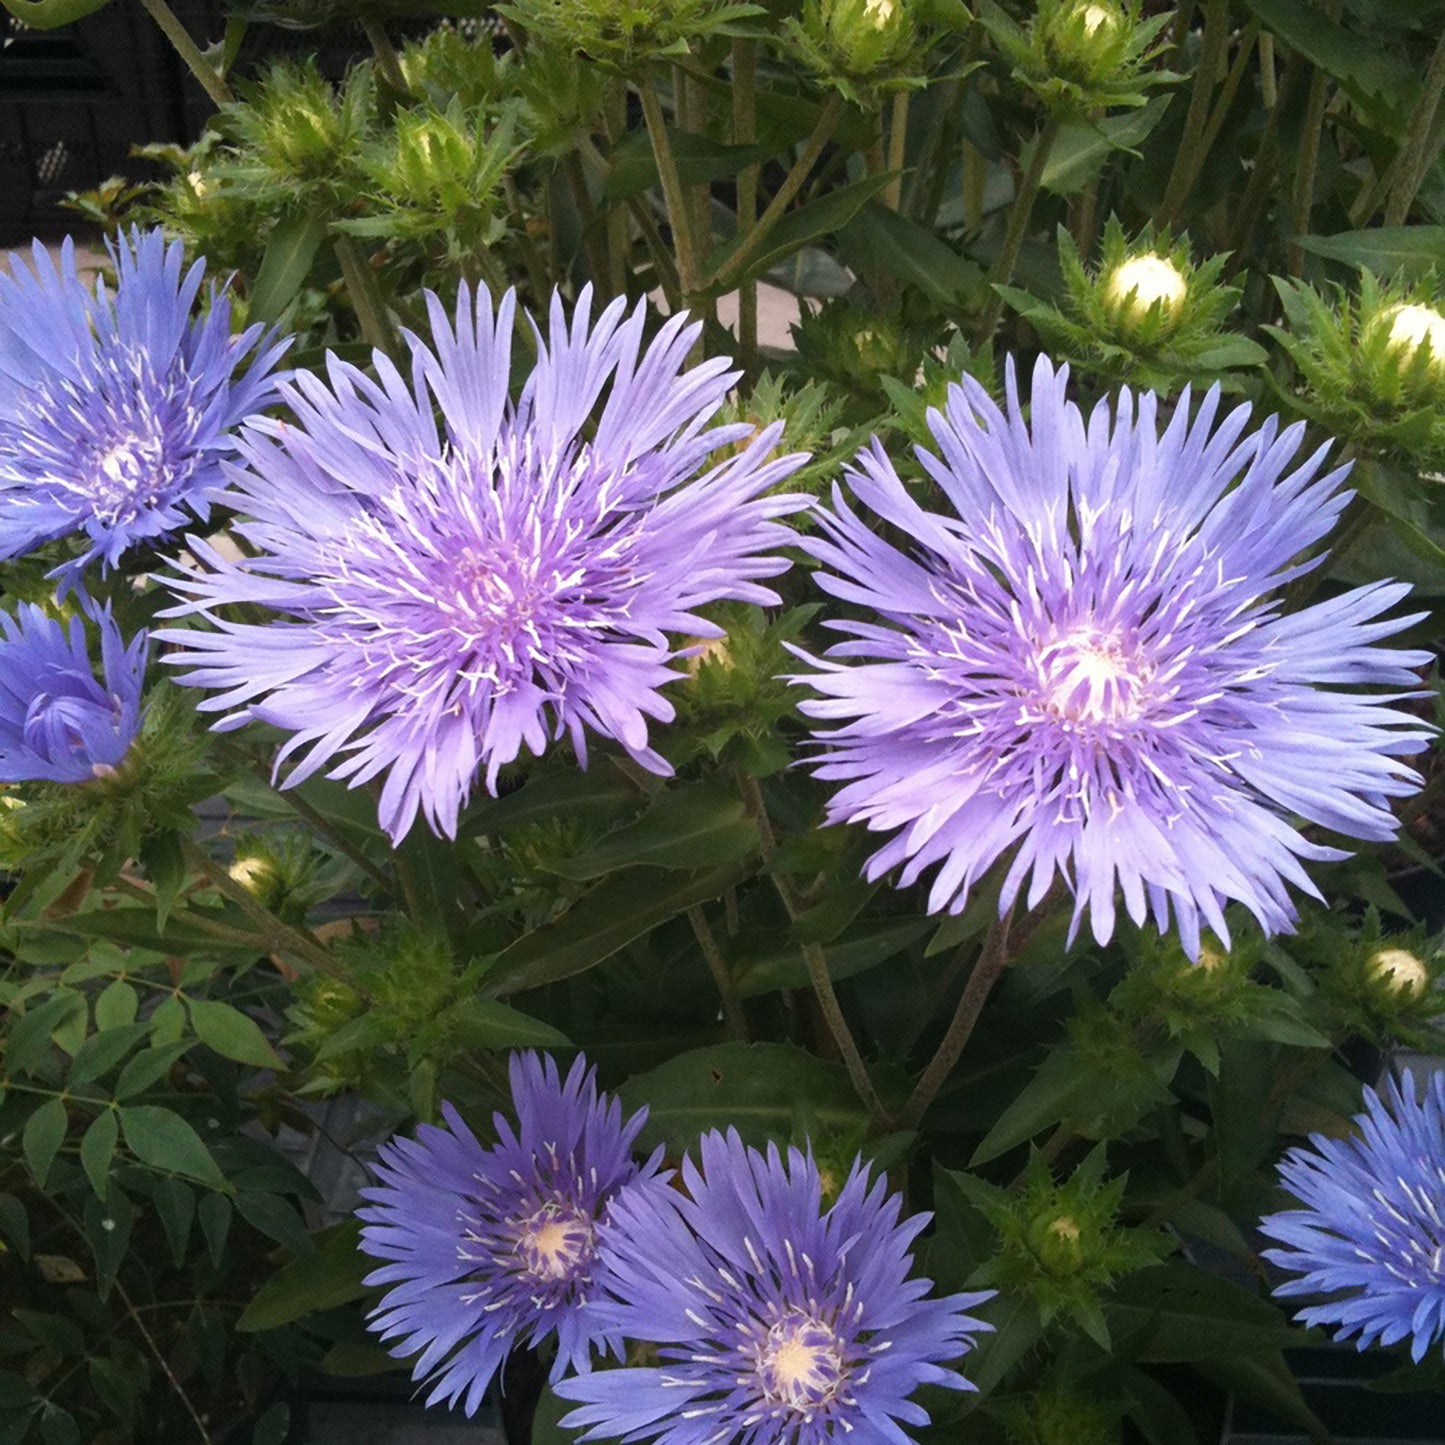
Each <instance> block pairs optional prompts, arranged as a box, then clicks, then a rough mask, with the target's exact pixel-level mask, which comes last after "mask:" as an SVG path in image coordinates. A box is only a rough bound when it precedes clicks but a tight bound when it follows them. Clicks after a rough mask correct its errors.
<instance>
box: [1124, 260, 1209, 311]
mask: <svg viewBox="0 0 1445 1445" xmlns="http://www.w3.org/2000/svg"><path fill="white" fill-rule="evenodd" d="M1188 293H1189V286H1188V283H1187V282H1186V281H1185V279H1184V277H1183V275H1182V274H1181V273H1180V270H1179V268H1178V267H1177V266H1176V265H1175V264H1174V263H1173V262H1172V261H1170V260H1168V259H1167V258H1166V257H1164V256H1156V255H1153V254H1152V253H1150V254H1148V255H1144V256H1130V257H1129V259H1128V260H1126V261H1121V262H1120V263H1119V264H1118V265H1117V266H1116V267H1115V268H1114V270H1113V273H1112V274H1111V275H1110V277H1109V280H1108V284H1107V285H1106V286H1105V287H1104V299H1105V300H1106V301H1108V302H1109V303H1110V304H1111V305H1113V306H1118V307H1121V308H1123V309H1124V310H1126V311H1128V312H1129V314H1130V315H1133V316H1143V314H1144V313H1145V312H1146V311H1148V310H1149V308H1150V307H1151V306H1155V305H1158V306H1160V308H1161V309H1162V310H1163V312H1164V314H1165V315H1166V316H1174V315H1177V314H1178V312H1179V308H1180V307H1181V306H1183V305H1184V299H1185V297H1186V296H1187V295H1188Z"/></svg>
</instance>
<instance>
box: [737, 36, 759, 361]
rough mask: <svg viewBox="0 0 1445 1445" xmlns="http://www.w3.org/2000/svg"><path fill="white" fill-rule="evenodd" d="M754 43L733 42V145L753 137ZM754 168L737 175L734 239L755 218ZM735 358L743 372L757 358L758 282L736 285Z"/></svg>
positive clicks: (743, 237)
mask: <svg viewBox="0 0 1445 1445" xmlns="http://www.w3.org/2000/svg"><path fill="white" fill-rule="evenodd" d="M757 84H758V46H757V42H756V41H754V40H743V39H741V38H740V39H737V40H734V41H733V144H734V145H739V146H746V145H752V143H753V141H754V140H755V139H756V138H757ZM758 169H759V168H758V167H757V166H756V165H751V166H745V167H744V168H743V170H742V171H741V172H740V173H739V175H738V242H739V244H741V243H742V242H743V241H744V240H746V238H747V237H748V236H749V235H750V234H751V232H752V229H753V225H754V223H755V222H756V221H757V218H758ZM738 360H739V362H740V363H741V365H742V368H743V370H744V371H745V372H749V373H750V372H751V371H752V370H753V368H754V367H755V366H756V365H757V361H758V283H757V281H756V280H753V279H749V280H746V281H744V282H743V283H742V285H741V286H739V287H738Z"/></svg>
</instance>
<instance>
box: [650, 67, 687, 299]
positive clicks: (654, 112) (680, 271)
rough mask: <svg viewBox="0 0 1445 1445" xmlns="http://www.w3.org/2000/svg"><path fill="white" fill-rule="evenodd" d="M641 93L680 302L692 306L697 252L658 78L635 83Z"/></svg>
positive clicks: (651, 77) (653, 77)
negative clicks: (638, 83) (674, 261)
mask: <svg viewBox="0 0 1445 1445" xmlns="http://www.w3.org/2000/svg"><path fill="white" fill-rule="evenodd" d="M638 94H639V95H640V96H641V97H642V114H643V116H644V117H645V118H646V120H647V134H648V137H649V139H650V140H651V141H652V156H653V159H654V160H655V161H656V162H657V175H658V179H659V180H660V181H661V182H662V202H663V205H665V206H666V207H667V219H668V223H669V224H670V225H671V227H672V244H673V247H674V249H675V250H676V252H677V276H678V281H679V283H680V284H681V287H682V303H683V305H684V306H691V305H692V302H693V298H694V297H695V296H696V295H697V293H698V291H699V290H701V284H700V281H699V277H698V269H697V252H696V251H695V250H694V248H693V240H692V221H691V217H690V215H689V213H688V205H687V194H686V192H685V191H684V190H683V186H682V177H681V176H679V174H678V171H677V160H676V158H675V157H674V156H673V153H672V141H671V140H670V139H669V138H668V134H667V122H666V121H665V120H664V119H663V114H662V101H661V100H660V99H659V98H658V94H657V79H656V77H655V76H653V75H649V76H648V78H647V80H646V82H645V83H644V84H643V85H641V86H639V87H638Z"/></svg>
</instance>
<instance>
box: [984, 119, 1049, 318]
mask: <svg viewBox="0 0 1445 1445" xmlns="http://www.w3.org/2000/svg"><path fill="white" fill-rule="evenodd" d="M1058 134H1059V123H1058V122H1057V121H1056V120H1048V121H1045V122H1044V127H1043V129H1042V130H1041V131H1040V132H1039V133H1038V135H1037V136H1036V137H1035V139H1034V153H1033V155H1032V156H1030V158H1029V168H1028V170H1026V171H1025V172H1024V174H1023V179H1022V180H1021V181H1020V182H1019V188H1018V194H1017V195H1015V196H1014V200H1013V206H1012V207H1011V208H1010V210H1009V218H1008V230H1007V231H1005V232H1004V238H1003V249H1002V250H1001V251H1000V252H999V253H998V259H997V260H996V261H995V262H994V263H993V269H992V270H991V271H990V272H989V273H988V279H989V281H990V282H991V283H992V284H993V285H994V286H1007V285H1008V283H1009V282H1010V281H1011V280H1013V274H1014V267H1015V266H1017V265H1018V259H1019V252H1020V251H1022V250H1023V245H1024V237H1025V236H1026V235H1027V234H1028V229H1029V220H1030V218H1031V217H1032V216H1033V213H1034V202H1035V201H1036V200H1037V199H1038V195H1039V187H1040V185H1041V184H1042V183H1043V179H1044V167H1045V166H1046V165H1048V163H1049V153H1050V152H1051V151H1052V150H1053V148H1054V141H1055V140H1056V139H1057V138H1058ZM1002 315H1003V297H1002V296H1000V295H999V294H998V292H997V291H995V292H994V293H993V298H992V299H991V300H990V301H989V303H988V309H987V310H986V311H985V312H984V315H983V325H982V329H981V335H980V339H981V340H984V341H986V340H987V339H988V338H989V337H990V336H992V335H993V329H994V327H995V326H997V325H998V319H999V317H1000V316H1002Z"/></svg>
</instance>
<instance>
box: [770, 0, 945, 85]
mask: <svg viewBox="0 0 1445 1445" xmlns="http://www.w3.org/2000/svg"><path fill="white" fill-rule="evenodd" d="M784 33H785V34H786V36H787V37H788V39H789V41H790V42H791V44H792V45H793V47H794V49H795V50H796V51H797V53H798V55H799V57H800V58H801V59H802V61H803V63H804V64H805V65H806V66H807V67H808V68H809V69H810V70H812V71H813V72H814V73H815V74H816V75H817V76H818V78H819V79H820V80H821V81H822V82H823V84H824V85H826V86H829V87H830V88H832V89H834V90H836V91H838V92H839V93H840V94H841V95H843V96H844V97H845V98H846V99H848V100H851V101H854V102H856V103H859V104H866V103H867V101H868V98H869V96H870V95H877V94H878V93H880V92H883V91H888V90H895V89H899V88H904V87H908V86H917V85H922V84H923V83H924V80H923V78H922V77H921V76H919V75H918V74H916V73H915V72H916V71H917V70H918V67H917V66H916V65H915V64H913V62H914V61H915V60H916V59H917V54H918V47H917V40H918V31H917V26H916V25H915V23H914V19H913V0H806V3H805V4H804V5H803V8H802V13H801V14H800V15H798V16H797V17H795V18H790V19H789V20H788V21H787V22H786V27H785V31H784Z"/></svg>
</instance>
